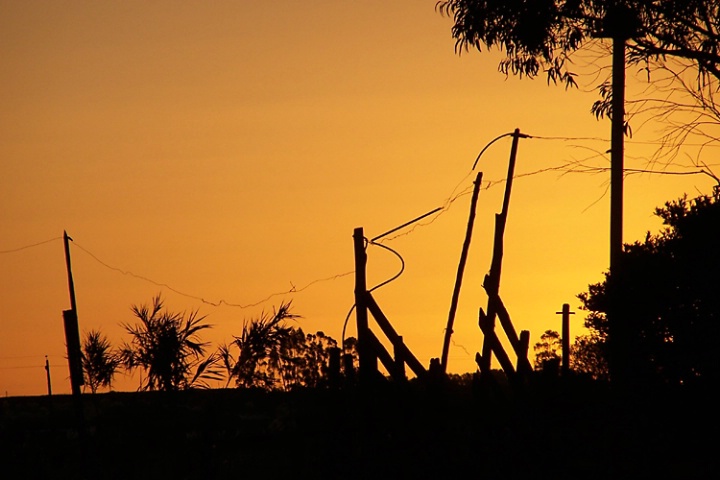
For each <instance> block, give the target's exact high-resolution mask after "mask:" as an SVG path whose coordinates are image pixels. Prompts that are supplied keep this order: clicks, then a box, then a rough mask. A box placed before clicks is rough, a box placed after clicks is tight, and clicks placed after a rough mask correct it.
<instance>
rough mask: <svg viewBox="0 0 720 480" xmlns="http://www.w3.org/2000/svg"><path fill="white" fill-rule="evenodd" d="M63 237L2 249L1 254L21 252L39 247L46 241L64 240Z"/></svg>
mask: <svg viewBox="0 0 720 480" xmlns="http://www.w3.org/2000/svg"><path fill="white" fill-rule="evenodd" d="M62 238H63V237H54V238H51V239H49V240H45V241H43V242H38V243H33V244H31V245H25V246H24V247H18V248H13V249H10V250H0V254H5V253H15V252H19V251H21V250H27V249H28V248H33V247H39V246H40V245H45V244H46V243H50V242H54V241H55V240H62Z"/></svg>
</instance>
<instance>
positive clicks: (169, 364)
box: [120, 295, 222, 391]
mask: <svg viewBox="0 0 720 480" xmlns="http://www.w3.org/2000/svg"><path fill="white" fill-rule="evenodd" d="M132 312H133V314H134V315H135V317H136V318H137V319H138V320H139V323H137V324H135V325H130V324H124V325H123V326H124V327H125V330H126V331H127V332H128V333H129V334H130V335H131V336H132V340H131V341H130V343H124V344H123V347H122V348H121V350H120V355H121V359H122V362H123V364H124V365H125V366H126V367H127V368H128V369H129V370H133V369H135V368H141V369H143V370H144V371H145V379H144V383H143V385H142V386H141V389H143V390H164V391H172V390H180V389H186V388H191V387H201V388H203V387H207V386H208V384H207V380H220V379H221V378H222V377H221V376H220V375H219V371H218V370H217V369H215V368H214V366H215V364H216V362H217V357H216V356H215V355H210V356H209V357H207V358H203V356H204V354H205V349H206V348H207V343H204V342H201V341H200V338H199V332H200V331H201V330H204V329H206V328H210V327H211V326H210V325H208V324H205V323H202V321H203V320H204V319H205V317H204V316H203V317H199V316H198V312H197V311H193V312H190V313H189V314H188V315H185V314H181V313H171V312H168V311H167V310H165V309H164V305H163V302H162V300H161V298H160V295H158V296H156V297H155V298H154V299H153V301H152V305H151V306H148V305H140V306H138V305H133V306H132Z"/></svg>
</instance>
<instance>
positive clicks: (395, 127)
mask: <svg viewBox="0 0 720 480" xmlns="http://www.w3.org/2000/svg"><path fill="white" fill-rule="evenodd" d="M435 3H436V2H435V0H432V1H430V0H427V1H416V0H402V1H394V2H381V1H378V0H372V1H363V2H340V1H334V2H328V1H314V2H302V3H301V2H292V1H279V2H272V3H271V4H269V3H263V2H230V1H221V2H212V3H208V2H200V1H189V2H172V1H166V0H165V1H156V2H141V1H129V2H117V1H104V2H91V1H74V2H51V1H36V2H17V1H7V0H0V57H1V58H2V59H3V60H2V62H1V63H0V86H1V87H2V88H0V101H1V102H2V114H1V115H0V172H1V173H2V174H1V175H0V219H1V224H2V237H1V239H0V273H1V274H2V283H1V284H0V309H1V313H0V394H1V395H9V396H16V395H41V394H44V393H46V380H45V371H44V368H43V367H44V365H45V356H46V355H47V356H48V358H49V360H50V364H51V371H52V382H53V392H54V393H68V392H69V391H70V384H69V381H68V368H67V362H66V360H65V355H66V353H65V343H64V336H63V323H62V311H63V310H65V309H67V308H69V297H68V285H67V274H66V269H65V257H64V253H63V244H62V240H61V237H62V233H63V231H64V230H66V231H67V233H68V234H69V235H70V237H72V239H73V242H72V243H71V246H70V249H71V255H72V267H73V273H74V277H75V288H76V294H77V304H78V319H79V324H80V331H81V333H82V332H86V331H88V330H90V329H99V330H101V331H103V332H104V333H106V334H107V335H108V337H109V338H110V340H111V341H112V342H113V343H117V344H119V343H120V342H121V341H122V340H123V339H124V338H126V333H125V332H124V330H123V327H122V324H123V323H126V322H132V321H133V317H132V314H131V311H130V307H131V305H132V304H142V303H148V302H150V301H151V299H152V298H153V296H155V295H157V294H158V293H160V294H162V296H163V298H164V299H165V302H166V305H167V307H168V308H169V309H170V310H172V311H192V310H199V312H200V314H201V315H207V321H208V323H211V324H213V325H214V328H212V329H211V330H209V331H207V333H206V334H205V335H204V337H203V338H204V340H206V341H207V342H210V343H211V348H212V349H214V348H215V347H216V346H217V345H218V344H219V343H221V342H226V341H229V340H231V339H232V336H233V335H237V334H238V333H239V331H240V329H241V327H242V323H243V320H244V319H249V318H252V317H255V316H257V315H259V314H260V313H261V312H263V311H272V310H273V308H277V307H278V306H279V305H280V303H281V302H283V301H285V302H287V301H292V310H293V312H294V313H296V314H299V315H301V316H302V318H301V319H300V320H299V321H298V325H299V326H300V327H302V329H303V330H304V331H306V332H315V331H320V330H321V331H324V332H325V333H326V334H328V335H330V336H332V337H333V338H335V339H337V340H340V338H341V335H342V329H343V322H344V321H345V318H346V315H347V314H348V311H349V310H350V308H351V307H352V305H353V301H354V300H353V288H354V285H353V275H352V274H351V273H352V271H353V268H354V266H353V243H352V233H353V229H354V228H356V227H363V228H364V230H365V235H366V236H367V237H373V236H376V235H379V234H381V233H383V232H386V231H388V230H391V229H393V228H394V227H397V226H399V225H401V224H403V223H405V222H407V221H409V220H411V219H413V218H416V217H418V216H420V215H422V214H424V213H426V212H429V211H431V210H433V209H435V208H437V207H442V210H441V211H439V212H438V213H437V214H434V215H432V216H429V217H427V218H426V219H424V220H422V221H420V222H418V223H416V224H414V225H413V226H412V227H408V228H405V229H402V230H399V231H397V232H396V233H395V234H393V235H389V236H388V237H386V238H385V239H383V244H384V245H386V246H388V247H391V248H392V249H394V250H396V251H397V252H398V253H399V254H400V255H401V256H402V258H403V259H404V262H405V270H404V272H403V274H402V275H401V276H400V277H399V278H398V279H397V280H395V281H393V282H391V283H389V284H387V285H385V286H383V287H382V288H380V289H378V290H377V292H376V293H375V294H374V295H375V298H376V299H377V301H378V303H379V304H380V306H381V307H382V309H383V311H384V312H385V314H386V315H387V317H388V318H389V319H390V321H391V322H392V323H393V325H394V327H395V329H396V330H397V331H398V332H399V333H400V334H401V335H402V336H403V337H404V340H405V342H406V343H407V344H408V345H409V347H410V349H411V350H412V351H413V352H414V353H415V355H416V356H417V357H418V358H419V359H420V361H421V362H422V363H423V364H424V365H426V366H427V365H428V364H429V362H430V359H431V358H433V357H439V356H440V354H441V349H442V341H443V334H444V328H445V323H446V321H447V315H448V309H449V305H450V299H451V295H452V290H453V283H454V281H455V275H456V269H457V265H458V260H459V257H460V251H461V247H462V242H463V238H464V235H465V226H466V222H467V216H468V209H469V202H470V191H471V188H472V181H473V179H474V176H475V173H476V172H477V171H482V172H483V175H484V177H483V178H484V183H483V189H482V191H481V192H480V196H479V202H478V212H477V219H476V224H475V230H474V236H473V243H472V246H471V249H470V255H469V259H468V266H467V269H466V272H465V279H464V284H463V285H464V286H463V290H462V293H461V296H460V304H459V309H458V314H457V317H456V320H455V328H454V335H453V347H452V349H451V351H450V359H449V370H450V371H451V372H468V371H474V370H475V369H476V365H475V361H474V357H475V352H477V351H479V350H480V349H481V348H482V347H481V345H482V333H481V332H480V329H479V328H478V308H479V307H483V308H485V305H486V303H487V297H486V295H485V292H484V291H483V289H482V286H481V285H482V280H483V276H484V275H485V273H487V271H488V269H489V266H490V257H491V253H492V251H491V248H492V237H493V219H494V214H495V213H497V212H498V211H499V210H500V208H501V204H502V195H503V187H504V179H505V175H506V171H507V162H508V156H509V152H510V144H511V138H510V137H505V138H503V139H501V140H499V141H497V142H495V143H494V144H493V145H492V146H490V147H489V148H488V149H487V150H486V151H485V153H484V154H483V155H482V157H481V158H480V160H479V162H478V165H477V168H476V170H475V172H473V171H472V166H473V162H474V161H475V160H476V157H477V156H478V153H479V152H480V151H481V150H482V149H483V147H485V146H486V145H487V144H488V143H489V142H490V141H491V140H493V139H494V138H496V137H497V136H499V135H502V134H504V133H508V132H512V131H513V130H514V129H515V128H519V129H520V130H521V132H523V133H525V134H528V135H530V136H531V137H532V138H526V139H521V140H520V143H519V152H518V160H517V170H516V180H515V182H514V184H513V193H512V198H511V202H510V209H509V218H508V225H507V230H506V233H505V241H506V243H505V257H504V264H503V270H502V280H501V286H500V293H501V296H502V298H503V301H504V303H505V305H506V306H507V308H508V310H509V312H510V314H511V316H512V319H513V322H514V323H515V325H516V328H517V329H518V330H521V329H525V330H530V332H531V346H532V344H534V343H535V342H536V341H537V340H538V338H539V336H540V334H541V333H542V332H543V331H545V330H547V329H554V330H559V329H560V318H559V316H558V315H556V313H555V312H557V311H558V310H559V309H560V308H561V307H562V304H564V303H569V304H570V305H571V308H572V309H573V311H577V314H576V315H574V316H573V318H572V325H571V332H573V335H575V334H579V333H580V332H581V329H582V323H583V318H584V315H583V314H582V312H580V311H578V307H579V301H578V300H577V299H576V295H577V294H578V293H580V292H583V291H584V290H585V289H586V288H587V285H588V284H589V283H594V282H597V281H599V280H601V275H602V273H603V271H605V270H606V269H607V267H608V262H609V247H608V243H609V242H608V239H609V196H608V195H606V193H607V189H608V182H609V172H606V171H588V170H586V169H581V168H578V164H582V165H585V166H588V165H590V166H593V167H608V166H609V155H608V153H607V151H608V149H609V145H610V144H609V138H610V122H609V121H608V120H607V119H600V120H598V119H596V118H595V117H594V116H593V115H592V114H591V113H590V106H591V105H592V103H593V101H595V100H596V99H597V97H598V94H597V92H596V91H595V87H596V86H597V84H598V83H600V82H601V81H602V79H599V80H598V79H597V77H593V76H592V75H589V76H585V77H582V79H581V81H580V82H579V83H580V84H581V85H580V88H579V89H570V90H565V89H564V88H563V87H562V86H553V85H550V86H548V85H547V84H546V81H545V79H544V78H537V79H535V80H528V79H518V78H512V77H511V78H505V77H504V76H503V75H502V74H500V73H498V71H497V61H498V58H499V53H498V52H483V53H478V52H463V53H462V54H461V55H458V54H457V53H456V52H455V49H454V40H453V39H452V37H451V33H450V29H451V26H452V20H451V19H448V18H445V17H443V16H441V15H440V14H439V13H437V12H436V11H435V10H434V5H435ZM581 60H582V59H580V58H579V59H578V69H580V70H582V69H585V71H590V70H591V68H589V67H588V66H587V65H583V64H582V62H581ZM634 74H635V72H630V71H629V72H628V75H630V76H631V77H633V75H634ZM645 88H646V85H644V84H643V83H642V75H638V78H636V79H634V80H632V79H631V84H630V85H629V87H628V99H632V96H633V95H635V96H636V97H637V96H638V95H641V94H642V92H644V91H645ZM635 125H636V126H635V127H634V132H633V137H632V138H630V139H628V141H627V144H626V168H629V169H632V168H638V169H643V168H647V166H648V164H649V163H648V162H649V160H650V158H651V157H652V155H653V154H654V153H655V152H656V151H657V149H658V148H659V144H658V143H657V138H658V136H659V132H660V131H661V129H662V128H663V125H662V124H657V123H653V122H652V121H649V122H644V121H643V122H642V123H637V124H635ZM711 150H712V149H705V150H703V151H702V152H700V153H698V149H697V148H695V147H693V146H691V145H689V146H687V147H686V148H685V149H684V150H683V151H682V152H681V154H680V155H678V156H677V157H676V159H675V160H674V163H673V164H671V165H668V166H665V167H664V169H665V170H666V171H685V172H689V171H692V170H693V169H692V161H693V159H697V158H699V157H698V155H704V157H702V158H704V159H705V161H707V162H708V163H709V162H710V160H708V158H711V157H709V156H710V155H713V154H714V152H713V151H711ZM573 162H575V163H574V164H573ZM581 170H582V171H581ZM714 183H715V182H714V181H713V180H712V179H711V178H709V177H708V176H704V175H682V176H679V175H678V176H675V175H656V174H648V173H645V174H633V175H628V176H627V178H626V180H625V229H624V240H625V242H631V241H633V240H636V239H641V238H643V237H644V235H645V233H646V232H647V231H652V232H656V231H658V230H659V229H660V227H661V225H660V221H659V220H658V219H657V218H655V217H654V216H653V210H654V208H655V207H657V206H660V205H662V204H663V203H664V202H665V201H667V200H672V199H675V198H677V197H679V196H682V195H683V194H684V193H687V194H688V195H691V196H694V195H696V194H697V193H709V192H710V191H711V189H712V186H713V184H714ZM24 247H27V248H24ZM367 252H368V277H369V279H368V283H369V284H370V285H371V286H372V285H376V284H378V283H380V282H383V281H385V280H386V279H388V278H390V277H392V276H393V275H395V274H396V273H397V272H398V270H399V269H400V262H399V261H398V259H397V258H396V257H395V256H393V255H392V254H391V253H390V252H388V251H386V250H384V249H381V248H378V247H374V246H372V245H371V246H369V247H368V250H367ZM353 322H354V318H353V317H350V321H349V324H348V335H350V336H352V335H355V327H354V323H353ZM137 386H138V379H137V378H133V377H129V376H124V375H122V374H121V375H119V378H118V379H117V381H116V384H115V387H114V388H115V389H117V390H135V389H136V388H137Z"/></svg>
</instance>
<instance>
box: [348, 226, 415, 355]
mask: <svg viewBox="0 0 720 480" xmlns="http://www.w3.org/2000/svg"><path fill="white" fill-rule="evenodd" d="M427 215H428V214H426V215H423V216H422V217H419V218H424V217H425V216H427ZM417 220H418V219H415V220H413V221H410V222H407V223H405V224H403V225H401V226H400V227H398V228H394V229H392V230H391V232H393V231H397V230H398V229H400V228H403V227H406V226H408V225H410V224H412V223H413V222H415V221H417ZM388 233H389V232H388ZM385 235H387V233H385V234H382V235H378V236H377V237H375V238H374V239H373V240H368V239H367V238H365V247H364V248H365V250H366V251H367V247H368V245H375V246H378V247H380V248H384V249H385V250H388V251H390V252H391V253H393V254H394V255H396V256H397V257H398V258H399V259H400V271H398V273H396V274H395V275H393V276H392V277H390V278H388V279H387V280H385V281H383V282H380V283H379V284H377V285H375V286H374V287H372V288H371V289H369V290H368V293H370V292H373V291H375V290H377V289H378V288H380V287H383V286H385V285H387V284H388V283H390V282H393V281H395V280H397V279H398V278H399V277H400V275H402V274H403V272H404V271H405V259H403V257H402V255H400V254H399V253H398V252H397V251H395V250H393V249H392V248H390V247H388V246H386V245H383V244H381V243H375V241H374V240H375V239H378V238H381V237H383V236H385ZM356 306H357V304H355V303H353V306H352V307H350V310H349V311H348V313H347V315H346V316H345V321H344V322H343V328H342V337H341V340H342V348H343V351H345V332H346V331H347V325H348V322H349V321H350V315H352V312H353V310H354V309H355V307H356Z"/></svg>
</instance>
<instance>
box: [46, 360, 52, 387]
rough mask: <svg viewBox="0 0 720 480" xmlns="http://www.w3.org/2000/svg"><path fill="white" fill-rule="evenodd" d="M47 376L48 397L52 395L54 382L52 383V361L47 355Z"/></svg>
mask: <svg viewBox="0 0 720 480" xmlns="http://www.w3.org/2000/svg"><path fill="white" fill-rule="evenodd" d="M45 376H46V377H47V387H48V397H52V384H51V383H50V361H49V360H48V356H47V355H45Z"/></svg>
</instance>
